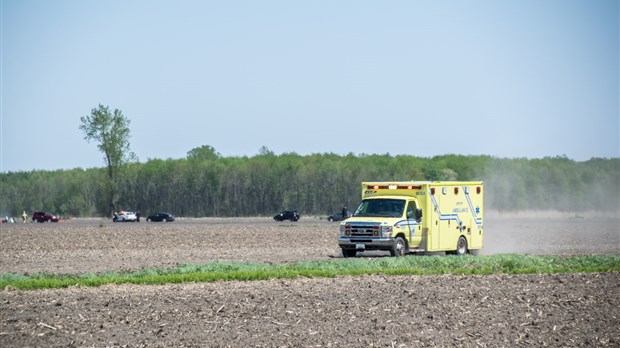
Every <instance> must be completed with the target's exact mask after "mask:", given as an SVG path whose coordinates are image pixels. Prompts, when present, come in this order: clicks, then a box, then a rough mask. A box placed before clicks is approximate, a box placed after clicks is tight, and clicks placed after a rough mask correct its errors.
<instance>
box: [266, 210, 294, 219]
mask: <svg viewBox="0 0 620 348" xmlns="http://www.w3.org/2000/svg"><path fill="white" fill-rule="evenodd" d="M300 217H301V215H299V213H298V212H297V210H284V211H283V212H281V213H280V214H278V215H276V216H274V217H273V219H274V220H276V221H284V220H291V221H298V220H299V218H300Z"/></svg>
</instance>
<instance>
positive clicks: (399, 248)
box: [390, 237, 407, 256]
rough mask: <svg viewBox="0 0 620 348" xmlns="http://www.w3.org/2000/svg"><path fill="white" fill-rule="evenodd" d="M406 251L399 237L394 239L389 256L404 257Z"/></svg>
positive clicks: (405, 246) (403, 242)
mask: <svg viewBox="0 0 620 348" xmlns="http://www.w3.org/2000/svg"><path fill="white" fill-rule="evenodd" d="M406 250H407V245H406V244H405V241H404V240H403V239H402V238H401V237H396V239H394V245H393V246H392V250H390V254H392V256H405V252H406Z"/></svg>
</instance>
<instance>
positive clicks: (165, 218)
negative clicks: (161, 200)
mask: <svg viewBox="0 0 620 348" xmlns="http://www.w3.org/2000/svg"><path fill="white" fill-rule="evenodd" d="M146 221H162V222H170V221H174V216H172V214H168V213H155V214H153V215H149V216H148V217H147V218H146Z"/></svg>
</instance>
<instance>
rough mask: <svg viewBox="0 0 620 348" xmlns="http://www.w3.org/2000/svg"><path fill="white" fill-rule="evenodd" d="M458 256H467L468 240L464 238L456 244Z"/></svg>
mask: <svg viewBox="0 0 620 348" xmlns="http://www.w3.org/2000/svg"><path fill="white" fill-rule="evenodd" d="M456 254H457V255H459V256H460V255H465V254H467V239H465V237H463V236H461V238H459V241H458V242H457V243H456Z"/></svg>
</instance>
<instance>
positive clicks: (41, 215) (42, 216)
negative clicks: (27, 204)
mask: <svg viewBox="0 0 620 348" xmlns="http://www.w3.org/2000/svg"><path fill="white" fill-rule="evenodd" d="M32 222H58V217H56V215H54V214H51V213H46V212H44V211H34V212H32Z"/></svg>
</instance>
